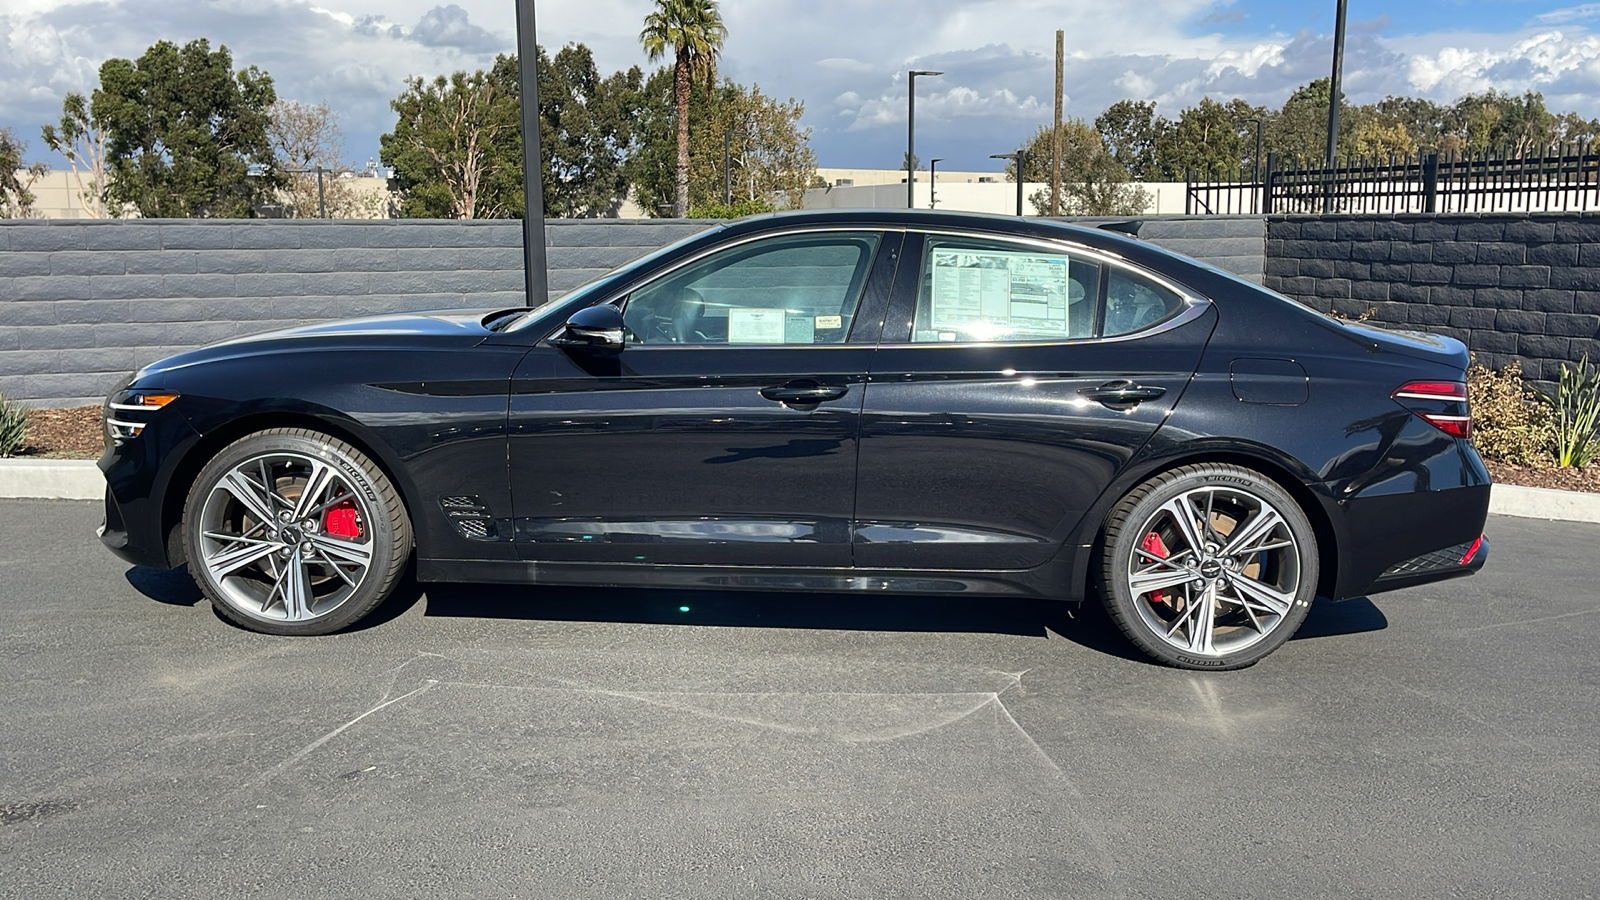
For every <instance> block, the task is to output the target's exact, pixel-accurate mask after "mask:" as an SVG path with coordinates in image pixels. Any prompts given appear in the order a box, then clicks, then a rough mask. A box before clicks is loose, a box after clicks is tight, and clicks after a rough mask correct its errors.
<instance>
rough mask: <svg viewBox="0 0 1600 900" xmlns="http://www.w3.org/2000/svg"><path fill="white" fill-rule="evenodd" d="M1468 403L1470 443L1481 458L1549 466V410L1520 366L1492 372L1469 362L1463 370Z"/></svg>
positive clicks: (1516, 365) (1551, 434) (1517, 463)
mask: <svg viewBox="0 0 1600 900" xmlns="http://www.w3.org/2000/svg"><path fill="white" fill-rule="evenodd" d="M1467 396H1468V397H1469V398H1470V400H1471V403H1472V443H1473V444H1475V445H1476V446H1477V448H1478V452H1479V453H1481V454H1483V456H1484V458H1485V459H1492V460H1494V461H1496V462H1504V463H1514V464H1516V465H1519V466H1541V467H1542V466H1549V465H1550V464H1551V463H1552V462H1553V461H1554V460H1552V459H1551V456H1550V450H1549V447H1550V444H1551V441H1552V440H1553V432H1552V430H1551V427H1550V410H1549V409H1548V408H1546V407H1545V406H1544V405H1542V404H1541V403H1540V402H1539V399H1538V398H1539V397H1540V394H1539V392H1538V391H1536V390H1534V389H1533V388H1531V387H1529V386H1528V385H1527V384H1526V383H1524V382H1523V380H1522V365H1521V364H1520V363H1512V364H1511V365H1508V366H1506V367H1505V368H1503V369H1501V370H1500V371H1498V372H1496V371H1494V370H1492V369H1490V368H1488V367H1486V366H1482V365H1479V364H1477V363H1473V364H1472V365H1471V366H1470V367H1468V369H1467Z"/></svg>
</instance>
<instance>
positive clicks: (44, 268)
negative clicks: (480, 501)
mask: <svg viewBox="0 0 1600 900" xmlns="http://www.w3.org/2000/svg"><path fill="white" fill-rule="evenodd" d="M52 255H53V254H49V253H12V252H0V278H19V277H28V276H34V275H49V274H50V257H51V256H52Z"/></svg>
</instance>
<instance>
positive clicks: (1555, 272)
mask: <svg viewBox="0 0 1600 900" xmlns="http://www.w3.org/2000/svg"><path fill="white" fill-rule="evenodd" d="M17 280H18V281H23V280H24V279H21V278H19V279H17ZM1550 286H1551V287H1553V288H1561V289H1571V290H1575V291H1600V268H1586V267H1577V266H1571V267H1561V268H1552V269H1551V270H1550Z"/></svg>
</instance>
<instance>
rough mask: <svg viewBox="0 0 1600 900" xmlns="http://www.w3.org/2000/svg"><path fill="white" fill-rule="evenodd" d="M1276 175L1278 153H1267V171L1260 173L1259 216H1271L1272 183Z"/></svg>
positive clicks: (1274, 151) (1273, 151)
mask: <svg viewBox="0 0 1600 900" xmlns="http://www.w3.org/2000/svg"><path fill="white" fill-rule="evenodd" d="M1277 174H1278V151H1276V150H1271V151H1268V152H1267V169H1266V171H1265V172H1262V173H1261V214H1262V215H1264V216H1270V215H1272V183H1273V181H1275V180H1276V175H1277Z"/></svg>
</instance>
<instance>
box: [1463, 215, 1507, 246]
mask: <svg viewBox="0 0 1600 900" xmlns="http://www.w3.org/2000/svg"><path fill="white" fill-rule="evenodd" d="M1505 236H1506V223H1505V221H1504V220H1501V219H1480V220H1478V221H1476V222H1462V223H1461V225H1460V227H1459V228H1457V229H1456V238H1457V240H1462V241H1500V240H1504V239H1505Z"/></svg>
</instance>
